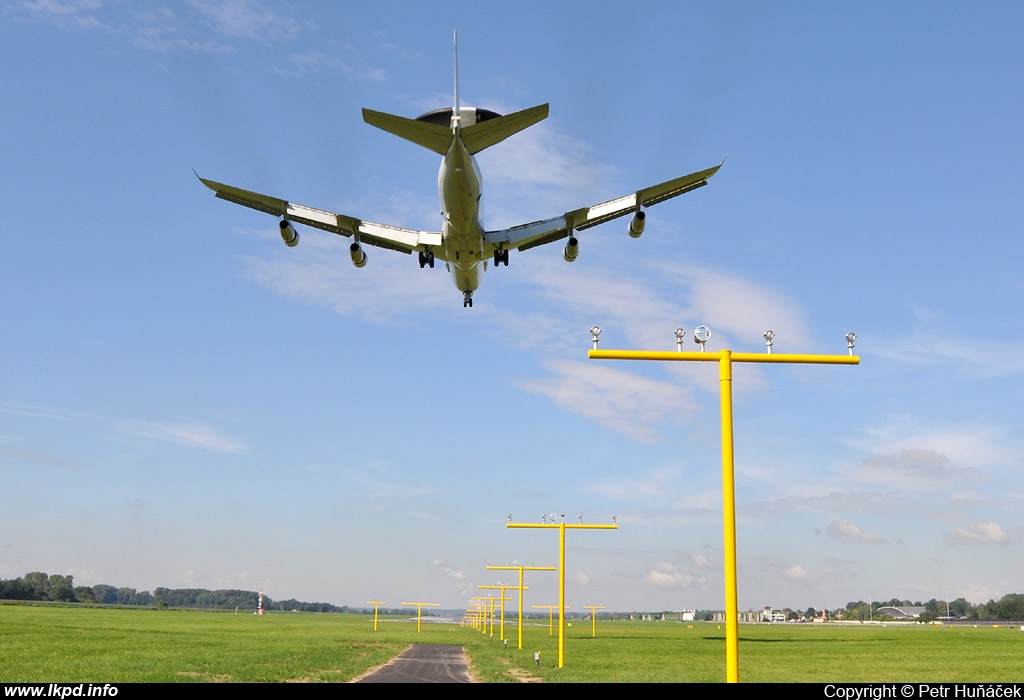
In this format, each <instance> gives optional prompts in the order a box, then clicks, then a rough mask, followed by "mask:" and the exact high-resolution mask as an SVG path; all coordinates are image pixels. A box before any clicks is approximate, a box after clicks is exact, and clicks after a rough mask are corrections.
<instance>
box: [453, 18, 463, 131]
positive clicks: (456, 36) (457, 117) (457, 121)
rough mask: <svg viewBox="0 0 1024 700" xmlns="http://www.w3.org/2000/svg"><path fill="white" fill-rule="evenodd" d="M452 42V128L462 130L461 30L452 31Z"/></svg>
mask: <svg viewBox="0 0 1024 700" xmlns="http://www.w3.org/2000/svg"><path fill="white" fill-rule="evenodd" d="M452 42H453V43H454V44H455V104H454V105H453V107H452V128H453V129H460V128H461V118H460V115H459V30H458V29H453V30H452Z"/></svg>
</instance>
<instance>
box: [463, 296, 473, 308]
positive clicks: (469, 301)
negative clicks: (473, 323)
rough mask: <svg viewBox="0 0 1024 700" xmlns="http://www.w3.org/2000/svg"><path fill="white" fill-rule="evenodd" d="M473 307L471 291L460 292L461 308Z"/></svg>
mask: <svg viewBox="0 0 1024 700" xmlns="http://www.w3.org/2000/svg"><path fill="white" fill-rule="evenodd" d="M467 307H468V308H470V309H472V308H473V292H463V293H462V308H464V309H465V308H467Z"/></svg>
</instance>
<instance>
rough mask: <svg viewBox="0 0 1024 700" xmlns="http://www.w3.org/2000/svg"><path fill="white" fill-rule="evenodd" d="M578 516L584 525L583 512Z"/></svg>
mask: <svg viewBox="0 0 1024 700" xmlns="http://www.w3.org/2000/svg"><path fill="white" fill-rule="evenodd" d="M577 517H579V519H580V525H582V524H583V513H580V514H579V516H577Z"/></svg>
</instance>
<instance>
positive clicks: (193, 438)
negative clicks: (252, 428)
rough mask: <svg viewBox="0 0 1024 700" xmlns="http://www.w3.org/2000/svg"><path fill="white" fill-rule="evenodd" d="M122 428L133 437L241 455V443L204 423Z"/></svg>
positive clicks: (131, 424)
mask: <svg viewBox="0 0 1024 700" xmlns="http://www.w3.org/2000/svg"><path fill="white" fill-rule="evenodd" d="M120 427H121V428H122V429H123V430H124V431H125V432H128V433H131V434H132V435H138V436H140V437H145V438H150V439H153V440H162V441H164V442H173V443H176V444H178V445H184V446H185V447H195V448H200V449H205V450H212V451H214V452H224V453H240V452H243V451H244V448H243V447H242V445H241V443H239V442H237V441H235V440H232V439H231V438H229V437H226V436H224V435H222V434H221V433H220V432H219V431H218V430H217V429H216V428H213V427H212V426H209V425H205V424H202V423H194V422H187V423H160V422H156V421H138V420H135V421H124V422H122V423H120Z"/></svg>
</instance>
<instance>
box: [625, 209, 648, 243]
mask: <svg viewBox="0 0 1024 700" xmlns="http://www.w3.org/2000/svg"><path fill="white" fill-rule="evenodd" d="M646 218H647V214H646V213H644V212H643V211H638V212H637V213H636V214H633V219H632V220H631V221H630V222H629V235H630V236H632V237H633V238H640V236H641V234H643V232H644V219H646Z"/></svg>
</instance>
